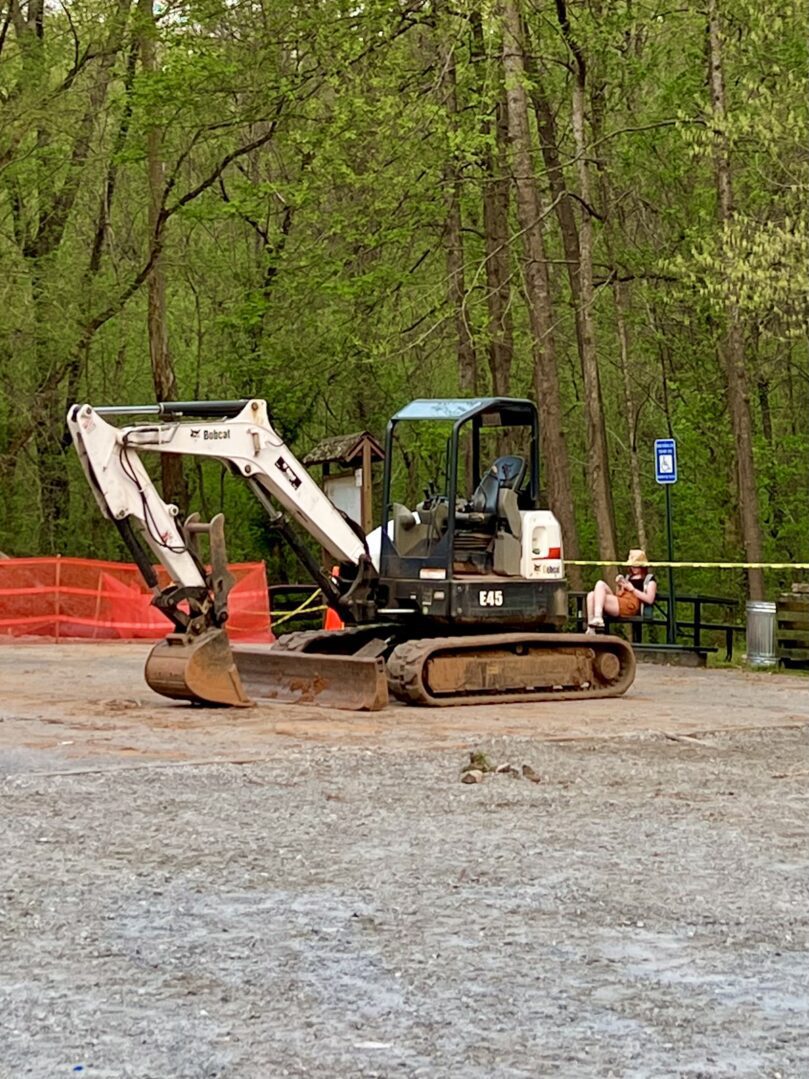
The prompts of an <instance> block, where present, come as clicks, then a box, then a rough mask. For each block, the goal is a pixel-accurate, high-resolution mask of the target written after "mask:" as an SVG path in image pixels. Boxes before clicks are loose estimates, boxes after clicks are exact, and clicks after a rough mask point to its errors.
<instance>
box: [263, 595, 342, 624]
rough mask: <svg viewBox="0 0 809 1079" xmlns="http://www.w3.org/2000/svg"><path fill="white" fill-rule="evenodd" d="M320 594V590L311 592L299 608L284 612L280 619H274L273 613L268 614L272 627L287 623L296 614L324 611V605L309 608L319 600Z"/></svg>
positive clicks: (325, 608)
mask: <svg viewBox="0 0 809 1079" xmlns="http://www.w3.org/2000/svg"><path fill="white" fill-rule="evenodd" d="M321 596H322V593H321V591H320V589H318V590H317V591H316V592H312V594H311V595H310V596H307V597H306V599H305V600H304V601H303V603H302V604H301V605H300V607H296V608H295V610H294V611H284V613H283V614H282V615H281V617H280V618H276V617H275V615H274V613H273V612H270V616H271V618H272V625H273V626H280V625H281V624H282V623H283V622H288V621H289V619H290V618H294V617H295V616H296V615H298V614H314V613H315V611H325V610H327V609H328V608H327V607H326V605H325V604H321V606H319V607H311V606H310V604H311V603H313V602H314V600H316V599H320V598H321Z"/></svg>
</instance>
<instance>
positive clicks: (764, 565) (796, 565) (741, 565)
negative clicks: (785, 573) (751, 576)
mask: <svg viewBox="0 0 809 1079" xmlns="http://www.w3.org/2000/svg"><path fill="white" fill-rule="evenodd" d="M564 561H565V564H566V565H568V566H623V565H625V563H624V562H622V561H621V560H620V558H613V559H602V560H601V561H600V562H587V561H584V560H583V559H580V558H566V559H565V560H564ZM647 565H649V566H651V567H653V568H655V569H660V568H668V567H669V566H670V567H671V568H672V569H809V562H648V563H647Z"/></svg>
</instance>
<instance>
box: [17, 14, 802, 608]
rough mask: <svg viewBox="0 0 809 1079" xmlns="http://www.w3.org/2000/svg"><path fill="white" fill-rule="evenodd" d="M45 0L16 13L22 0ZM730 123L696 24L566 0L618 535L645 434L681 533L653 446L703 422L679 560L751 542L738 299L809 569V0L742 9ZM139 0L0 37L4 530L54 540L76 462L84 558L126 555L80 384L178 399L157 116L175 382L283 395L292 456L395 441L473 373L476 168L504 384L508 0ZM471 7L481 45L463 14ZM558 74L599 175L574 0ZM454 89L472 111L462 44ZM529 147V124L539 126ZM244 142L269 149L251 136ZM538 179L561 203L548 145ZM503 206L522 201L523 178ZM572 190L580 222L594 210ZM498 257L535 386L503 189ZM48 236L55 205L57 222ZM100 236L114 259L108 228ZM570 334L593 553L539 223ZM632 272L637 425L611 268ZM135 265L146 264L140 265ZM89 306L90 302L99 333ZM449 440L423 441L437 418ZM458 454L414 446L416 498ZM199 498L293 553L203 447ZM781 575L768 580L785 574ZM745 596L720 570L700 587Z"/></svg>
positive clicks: (764, 446)
mask: <svg viewBox="0 0 809 1079" xmlns="http://www.w3.org/2000/svg"><path fill="white" fill-rule="evenodd" d="M23 7H25V5H23ZM724 7H725V10H724V12H723V18H724V19H725V24H726V29H727V33H726V54H725V66H726V85H727V88H728V94H729V98H730V100H729V105H728V109H727V112H726V116H725V117H723V118H718V117H716V116H714V115H713V114H712V110H711V105H710V97H709V94H708V91H707V88H706V60H705V21H704V14H703V13H702V12H701V11H700V10H699V9H697V8H694V7H688V6H685V7H679V8H677V7H674V8H670V9H666V10H665V11H664V10H662V9H661V11H660V12H659V13H657V12H654V13H652V12H651V11H650V9H648V8H647V7H644V6H643V5H640V6H639V5H637V4H628V3H615V4H608V5H596V6H585V5H574V4H572V3H568V10H569V14H570V18H571V26H572V30H573V33H574V35H575V38H576V40H577V41H578V43H579V45H580V46H581V49H582V51H583V54H584V55H585V56H586V57H587V60H588V65H589V66H588V80H589V81H588V95H589V96H588V102H587V125H588V137H589V138H590V140H591V148H590V149H591V154H592V174H593V186H594V191H593V200H594V207H593V208H594V210H595V212H596V214H597V216H596V217H595V218H594V228H595V236H594V242H595V253H594V262H595V265H594V269H595V279H596V298H595V304H594V318H595V332H596V340H597V344H598V350H599V357H600V375H601V382H602V393H603V397H604V407H605V411H606V416H607V428H608V438H609V455H610V467H611V474H612V482H613V488H614V493H615V503H616V514H617V518H618V520H617V525H618V535H619V537H620V543H621V546H626V547H628V546H630V545H634V544H635V542H636V530H635V522H634V517H633V511H632V506H631V499H630V479H631V476H630V469H631V461H632V457H631V454H630V448H631V447H632V446H633V445H634V446H635V447H636V448H637V452H638V455H639V460H640V463H641V468H642V472H643V474H642V478H641V482H642V495H643V500H644V512H645V516H646V525H647V529H648V532H649V546H650V548H651V552H652V554H654V555H657V556H658V557H660V556H661V555H662V553H663V551H664V549H665V532H664V521H663V513H662V495H661V492H660V490H659V489H657V487H656V485H655V484H654V482H653V477H652V462H651V444H652V441H653V439H654V438H656V437H660V436H663V435H667V434H668V433H669V432H672V433H673V434H674V435H676V437H677V438H678V440H679V447H680V457H681V466H682V471H681V481H680V484H679V485H678V487H677V489H676V491H675V499H674V501H675V510H676V545H677V555H678V557H680V558H684V559H686V558H695V559H700V560H702V559H705V558H710V559H712V560H713V559H716V560H730V559H733V560H736V559H738V558H740V557H741V556H742V544H741V538H740V535H739V528H738V524H737V515H736V506H735V497H736V496H735V494H734V491H735V445H734V442H733V438H732V434H731V425H730V423H729V418H728V414H727V405H726V395H725V387H724V382H723V376H722V368H721V365H720V362H719V358H718V346H719V343H720V341H721V339H722V329H723V325H724V318H725V311H726V308H727V305H728V303H733V304H735V305H737V307H738V308H739V310H740V313H741V318H742V322H743V327H744V337H745V361H746V365H747V373H748V376H749V384H750V387H751V407H752V412H753V422H754V429H755V439H756V442H755V456H756V465H757V470H758V485H759V495H760V500H761V506H762V521H763V528H764V533H765V545H766V552H767V556H768V557H772V558H775V559H778V560H782V559H790V558H792V559H799V560H801V561H806V560H807V559H809V546H807V538H808V537H809V509H808V508H807V499H806V475H807V464H808V463H809V359H808V358H807V330H806V296H807V293H808V292H809V271H807V266H809V221H808V220H807V209H806V207H807V204H809V200H808V199H807V195H808V194H809V176H808V174H807V169H809V159H808V158H807V155H806V150H805V148H806V145H807V144H808V143H809V122H808V121H807V113H808V112H809V106H807V98H806V93H805V72H806V68H807V55H806V49H807V41H806V35H805V27H804V25H803V13H802V10H801V8H800V7H799V5H798V4H797V2H792V0H791V2H789V3H787V4H779V5H777V6H776V5H773V4H772V3H764V4H753V3H752V0H739V2H734V4H732V5H731V4H730V3H726V4H725V5H724ZM122 10H123V8H120V7H119V5H118V4H117V3H116V2H115V0H79V2H76V3H71V4H70V5H68V6H67V8H59V7H48V8H46V12H45V19H44V34H43V37H42V39H41V41H40V40H37V39H36V38H35V37H33V36H32V35H31V33H30V31H28V30H26V29H25V28H23V29H22V30H20V29H19V28H15V26H14V25H13V24H12V25H9V28H8V32H7V34H6V37H5V39H4V43H3V47H2V51H0V263H1V264H2V266H3V271H4V272H3V274H2V275H0V502H1V503H2V506H3V514H2V515H0V549H2V550H6V551H8V552H9V553H13V554H20V555H22V554H33V553H44V546H43V544H44V543H45V541H44V540H43V535H47V534H48V533H47V523H48V518H49V515H50V514H51V513H52V509H53V507H52V504H51V501H49V500H50V499H51V495H50V494H49V493H48V489H47V483H46V482H45V477H46V475H50V474H51V472H50V471H49V470H51V471H55V473H56V474H57V475H59V474H61V475H63V476H64V478H65V481H66V493H67V503H68V511H67V515H66V517H65V520H64V522H63V524H61V525H60V528H59V530H58V532H57V533H56V534H55V537H54V538H53V539H52V540H48V541H47V542H52V543H53V544H54V545H56V546H58V547H59V548H60V549H61V550H62V551H63V553H65V554H84V555H87V554H97V555H103V556H112V555H116V554H117V555H120V554H121V553H122V552H120V550H119V548H118V546H117V538H116V537H115V535H114V533H113V532H112V530H110V529H109V527H108V525H107V524H106V522H104V521H103V520H102V519H101V517H100V516H99V515H98V513H97V512H96V510H95V506H94V505H93V504H92V503H91V501H90V499H89V497H88V491H87V487H86V483H85V480H84V478H83V476H82V474H81V472H80V469H79V467H78V462H77V461H76V459H75V454H73V452H72V450H70V452H67V453H64V447H63V446H62V444H61V441H60V440H61V437H62V435H63V427H62V417H63V416H64V413H65V411H66V408H67V405H68V403H69V402H70V401H71V400H73V399H82V400H91V401H93V402H98V403H104V402H116V401H117V402H120V401H133V400H143V401H149V400H152V399H153V397H154V389H153V382H152V372H151V368H150V362H149V343H148V336H147V327H146V295H145V283H144V281H141V282H140V284H137V282H138V280H139V278H138V275H143V270H144V267H145V265H146V263H147V259H148V258H149V256H150V250H151V245H152V243H153V240H154V237H153V236H151V235H150V234H149V228H148V220H149V217H148V201H147V200H148V185H147V182H146V160H147V151H148V146H149V138H150V135H151V136H154V135H155V134H157V136H159V146H160V155H161V159H162V161H163V166H164V178H165V197H164V200H163V207H162V208H163V212H164V215H166V216H165V218H164V219H163V220H162V223H161V229H162V232H161V237H160V243H161V254H162V267H163V271H164V274H165V278H166V282H167V325H168V339H169V345H170V353H171V358H172V363H173V365H174V368H175V371H176V376H177V383H178V392H179V394H180V396H182V397H199V398H205V397H217V398H218V397H230V396H234V397H235V396H242V395H258V396H263V397H266V398H267V399H268V401H269V402H270V407H271V410H272V413H273V418H274V422H275V423H276V424H277V426H278V428H279V429H280V430H281V431H282V432H283V433H284V435H285V436H286V437H287V438H289V439H290V440H291V441H292V443H293V446H294V448H295V450H296V451H298V452H300V453H304V452H305V451H306V449H307V448H308V447H309V446H310V445H311V444H312V443H313V442H314V441H316V440H318V439H319V438H321V437H323V436H326V435H331V434H337V433H341V432H346V431H351V430H356V429H359V428H368V429H370V430H371V431H373V432H374V433H375V434H376V435H377V436H381V435H382V433H383V431H384V425H385V422H386V420H387V418H388V417H389V415H390V414H392V413H393V412H394V411H396V410H397V409H398V408H399V407H401V405H402V404H403V403H405V402H406V401H407V400H409V399H411V398H413V397H416V396H440V395H456V394H457V392H458V354H457V340H456V332H455V325H454V315H455V312H454V311H453V309H452V307H451V304H450V301H449V298H448V289H447V261H446V258H447V256H446V246H447V209H448V199H449V196H450V194H451V193H452V192H451V185H450V181H449V180H448V176H450V175H451V174H452V175H454V176H457V178H458V181H457V188H458V191H459V197H460V209H461V219H462V227H463V232H462V236H463V245H464V252H463V253H464V282H465V288H466V297H465V301H464V317H465V318H466V320H467V322H468V325H469V327H470V329H471V332H472V336H473V338H474V341H475V344H476V348H477V359H478V373H479V374H478V381H479V390H480V392H486V391H487V390H488V389H489V386H490V376H489V373H488V367H487V363H486V352H487V346H488V342H489V338H490V334H489V326H488V309H487V301H488V292H487V288H488V286H487V280H486V266H485V258H486V255H485V244H484V222H483V211H482V195H483V190H484V185H485V184H487V183H489V182H491V177H490V176H489V175H488V174H487V166H486V162H487V160H488V158H489V157H490V156H491V155H495V156H496V150H497V145H496V138H495V133H494V125H493V123H492V119H493V115H494V110H495V106H496V102H497V100H498V97H499V95H500V94H501V91H502V63H501V42H500V37H499V23H498V19H497V17H496V12H495V10H494V8H493V6H491V5H488V4H483V5H475V4H473V3H472V0H462V2H461V4H460V5H456V6H455V7H454V8H453V9H452V11H449V10H445V9H443V8H441V7H436V6H434V5H428V4H426V3H420V2H416V3H413V4H407V5H401V4H392V3H390V2H386V0H372V2H371V3H368V4H363V5H361V6H359V7H358V6H357V5H352V4H347V3H345V2H343V0H318V2H317V3H314V4H304V5H301V4H290V3H287V2H286V0H281V2H280V3H277V4H273V5H233V4H228V3H224V2H223V0H182V2H180V3H177V4H175V5H172V6H170V7H168V8H165V9H160V10H159V14H158V18H157V21H156V26H155V29H154V41H155V47H156V56H157V64H156V70H154V71H151V72H149V71H144V70H143V66H142V58H141V56H140V53H139V48H140V43H141V39H142V37H143V35H144V34H145V33H146V32H147V31H149V32H151V30H150V27H149V26H148V25H144V24H143V22H142V21H141V17H140V15H139V13H138V11H139V9H138V8H135V9H133V10H131V11H129V12H128V13H127V14H126V17H125V19H124V21H123V23H122V24H121V25H120V28H119V30H118V31H116V25H117V24H116V19H117V18H120V17H121V11H122ZM477 12H480V16H481V21H482V39H483V47H484V54H483V55H479V52H478V49H479V43H478V41H477V39H476V37H475V34H474V33H473V26H472V22H473V17H475V16H476V13H477ZM523 15H524V18H525V20H526V23H527V25H528V27H529V29H530V31H531V34H532V40H533V41H534V42H535V43H536V54H537V58H538V59H537V71H536V72H535V73H534V74H532V75H530V76H529V77H528V79H527V83H528V88H529V90H530V89H532V88H535V87H536V86H540V87H541V89H542V90H543V92H544V93H545V95H546V96H547V97H548V99H549V101H550V104H551V107H552V110H553V113H554V116H555V119H556V125H557V133H558V139H559V146H558V149H559V154H560V158H561V161H562V164H563V167H564V170H565V181H566V183H567V185H568V187H569V188H570V189H571V190H572V191H573V192H574V194H575V191H576V187H577V179H576V169H575V149H574V145H573V139H572V134H571V124H570V101H571V77H572V76H571V55H570V52H569V50H568V48H567V46H566V45H565V42H564V40H563V38H562V36H561V35H560V33H559V31H558V24H557V22H556V16H555V8H554V5H551V4H547V5H543V4H540V5H524V6H523ZM450 55H451V57H452V60H453V63H454V70H455V82H456V90H455V92H456V97H457V111H455V112H453V111H452V110H451V109H450V108H449V104H448V92H447V85H446V72H447V62H448V61H447V57H448V56H450ZM720 135H721V136H722V137H723V138H725V139H726V140H727V144H728V147H729V153H730V156H731V161H732V167H733V172H734V186H735V195H736V213H735V217H734V219H733V220H732V221H731V222H729V223H728V224H726V225H725V226H722V227H720V225H719V224H718V218H717V207H716V189H715V183H714V175H713V160H714V159H713V153H714V149H715V142H716V139H717V138H718V137H719V136H720ZM534 137H535V138H536V133H534ZM250 147H251V148H250ZM534 150H535V153H534V165H535V171H536V176H537V179H538V182H539V184H540V187H541V189H542V191H543V193H544V194H545V196H546V201H547V202H550V198H549V197H548V196H549V185H548V177H547V175H546V174H545V171H544V165H543V163H542V155H541V153H540V147H539V142H538V140H537V142H536V144H535V147H534ZM512 201H513V200H512ZM574 207H575V211H576V213H577V214H581V213H582V212H584V211H583V210H582V208H581V206H579V204H578V203H574ZM509 213H510V218H509V237H508V249H509V257H510V265H511V279H510V285H511V296H510V304H511V314H512V318H513V333H514V346H515V348H514V363H513V368H512V387H511V390H512V392H513V393H514V394H515V395H523V394H531V393H532V392H533V390H532V387H533V371H532V360H531V356H532V341H531V338H530V331H529V327H528V321H527V318H526V310H525V302H524V296H523V294H522V291H521V290H522V288H523V287H524V285H523V282H522V280H521V276H520V262H519V252H520V239H521V238H520V235H519V229H518V226H517V224H516V217H515V214H514V208H513V204H512V206H511V208H510V211H509ZM57 226H58V227H57ZM99 230H101V231H102V232H103V243H102V245H101V248H100V258H97V259H96V260H95V261H94V256H93V247H94V241H95V239H96V237H97V235H98V234H99ZM545 241H546V245H547V250H548V257H549V259H550V260H551V272H552V288H553V293H554V296H553V299H554V327H555V335H556V341H557V347H558V350H559V354H560V380H561V389H562V397H563V405H564V409H565V416H566V427H567V438H568V445H569V449H570V454H571V461H572V467H573V485H574V489H573V490H572V492H571V498H572V499H573V500H574V501H575V504H576V510H577V519H578V522H579V527H580V538H581V544H582V548H583V552H584V556H585V557H587V556H588V555H589V556H591V557H592V556H594V555H595V551H596V538H595V528H594V523H593V521H592V517H591V514H590V509H589V504H588V500H587V494H586V492H587V482H586V467H587V466H586V454H585V449H584V447H585V439H586V424H585V417H584V410H583V404H582V385H581V374H580V370H579V364H578V356H577V346H576V332H575V324H574V318H573V312H572V306H571V296H570V285H569V282H568V278H567V274H566V271H565V265H564V257H565V256H564V250H563V247H562V244H561V240H560V234H559V230H558V224H557V221H556V219H555V217H554V216H553V215H552V214H549V216H548V218H547V219H546V222H545ZM616 279H619V280H621V281H622V282H623V283H624V295H625V312H624V316H625V323H626V332H627V341H628V356H627V363H628V367H629V376H630V380H631V393H632V399H633V402H634V405H635V407H636V409H637V423H636V426H635V429H634V430H632V431H630V430H628V428H627V423H626V409H625V403H624V399H623V392H624V391H623V372H622V367H621V351H620V340H619V335H618V325H617V320H616V305H615V302H614V301H615V296H614V288H615V281H616ZM136 284H137V287H135V286H136ZM96 323H97V325H96ZM429 437H432V436H429ZM440 448H441V447H440V446H437V445H433V444H432V443H428V442H426V441H425V442H424V443H423V444H421V443H419V444H417V445H416V446H415V447H413V454H412V457H411V461H412V465H411V471H410V473H409V474H404V473H403V474H402V475H397V481H401V483H402V485H403V486H404V487H405V488H407V487H408V486H409V487H410V488H411V489H412V490H414V491H415V492H416V493H419V492H420V487H421V486H422V485H423V483H424V482H425V481H426V479H429V478H432V477H431V476H430V475H429V466H428V465H427V463H426V462H427V461H428V459H430V458H431V457H432V456H434V453H435V451H439V452H440ZM187 479H188V482H189V487H190V496H191V501H192V504H193V506H194V508H199V509H200V510H201V511H202V512H204V513H213V512H217V511H218V510H219V509H222V508H224V510H225V512H226V514H227V516H228V535H229V544H230V549H231V554H232V555H233V556H234V557H238V558H254V557H266V558H268V559H269V560H270V563H271V573H272V575H273V576H277V575H286V574H289V575H291V576H293V577H294V576H296V575H297V574H298V570H297V569H296V568H295V566H294V563H293V562H292V561H291V560H290V559H289V557H288V556H287V555H286V554H282V553H281V550H280V548H279V547H278V544H277V543H276V542H275V540H274V539H273V538H272V537H271V536H270V535H268V533H267V530H266V527H265V526H264V524H263V521H262V518H261V513H260V510H259V509H258V508H257V507H256V506H255V504H254V503H253V501H252V499H251V498H250V497H249V495H248V493H247V492H246V491H245V490H244V489H242V488H241V487H239V486H238V484H237V483H236V482H235V481H234V480H232V479H231V478H230V477H227V478H225V479H224V481H223V482H220V472H219V469H218V467H217V466H213V465H203V466H202V467H201V468H199V469H197V468H196V466H191V465H190V466H189V467H188V470H187ZM779 583H780V582H779V581H778V580H776V579H775V577H773V579H772V580H770V582H769V584H770V586H771V587H776V586H777V585H778V584H779ZM692 586H693V587H695V588H696V587H704V588H711V589H712V590H717V589H718V590H720V591H722V590H727V589H728V587H733V588H741V587H742V578H741V576H740V575H738V576H735V577H734V579H733V581H732V582H730V581H729V580H728V579H727V576H726V577H723V578H721V579H718V578H717V576H716V575H715V574H713V575H712V574H711V572H710V571H704V572H699V573H697V572H695V573H694V574H693V576H692V577H689V579H688V587H692Z"/></svg>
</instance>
